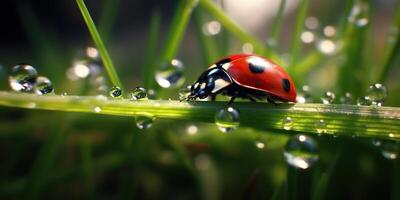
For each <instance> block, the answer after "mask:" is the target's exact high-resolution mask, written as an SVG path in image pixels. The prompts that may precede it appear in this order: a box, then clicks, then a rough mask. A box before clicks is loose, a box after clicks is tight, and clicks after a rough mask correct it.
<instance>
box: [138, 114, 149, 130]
mask: <svg viewBox="0 0 400 200" xmlns="http://www.w3.org/2000/svg"><path fill="white" fill-rule="evenodd" d="M135 120H136V126H137V127H138V128H139V129H148V128H151V127H152V126H153V121H154V116H152V115H151V114H146V113H138V114H137V115H136V116H135Z"/></svg>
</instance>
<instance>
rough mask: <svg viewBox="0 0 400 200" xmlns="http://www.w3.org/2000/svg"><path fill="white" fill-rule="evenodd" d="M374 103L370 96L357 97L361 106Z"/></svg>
mask: <svg viewBox="0 0 400 200" xmlns="http://www.w3.org/2000/svg"><path fill="white" fill-rule="evenodd" d="M371 104H372V101H371V100H370V99H369V97H367V96H365V97H360V98H358V99H357V105H359V106H370V105H371Z"/></svg>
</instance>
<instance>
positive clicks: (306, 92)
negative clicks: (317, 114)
mask: <svg viewBox="0 0 400 200" xmlns="http://www.w3.org/2000/svg"><path fill="white" fill-rule="evenodd" d="M296 101H297V103H311V102H312V98H311V89H310V86H308V85H303V87H301V92H299V94H298V95H297V97H296Z"/></svg>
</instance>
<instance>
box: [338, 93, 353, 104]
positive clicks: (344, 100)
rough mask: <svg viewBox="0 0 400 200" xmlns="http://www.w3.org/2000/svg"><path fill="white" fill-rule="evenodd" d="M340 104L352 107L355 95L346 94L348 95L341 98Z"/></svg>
mask: <svg viewBox="0 0 400 200" xmlns="http://www.w3.org/2000/svg"><path fill="white" fill-rule="evenodd" d="M340 103H341V104H348V105H352V104H353V95H351V93H349V92H346V94H344V96H342V97H340Z"/></svg>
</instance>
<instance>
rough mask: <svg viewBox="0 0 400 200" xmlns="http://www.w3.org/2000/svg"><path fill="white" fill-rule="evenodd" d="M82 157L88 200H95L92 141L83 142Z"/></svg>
mask: <svg viewBox="0 0 400 200" xmlns="http://www.w3.org/2000/svg"><path fill="white" fill-rule="evenodd" d="M81 156H82V169H83V176H84V178H83V180H84V183H83V184H84V187H85V190H86V199H95V190H94V180H93V164H92V163H93V156H92V145H91V143H90V141H86V140H84V141H82V142H81Z"/></svg>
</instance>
